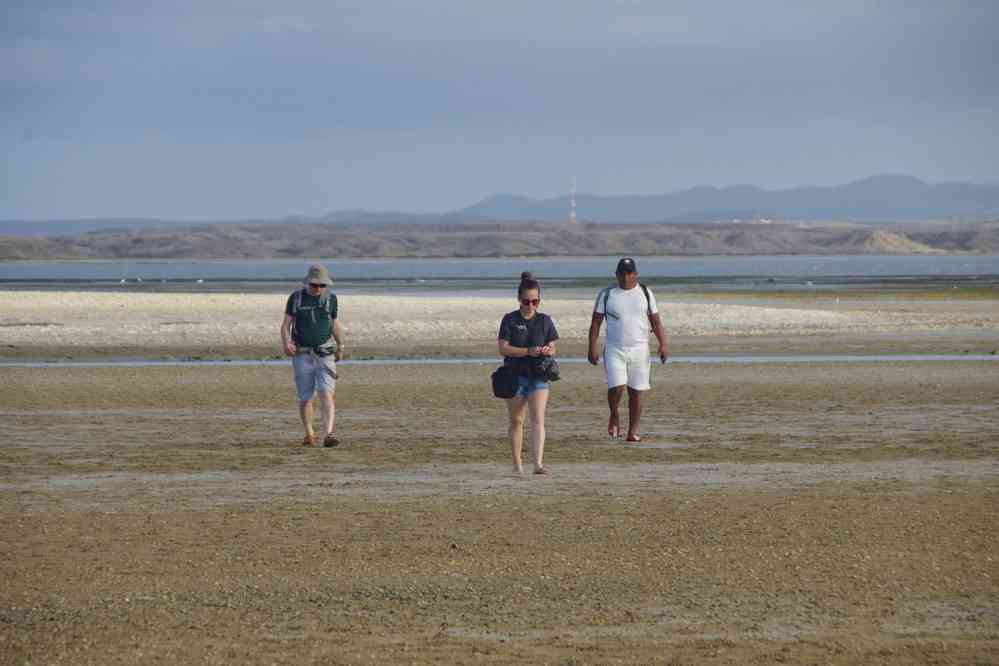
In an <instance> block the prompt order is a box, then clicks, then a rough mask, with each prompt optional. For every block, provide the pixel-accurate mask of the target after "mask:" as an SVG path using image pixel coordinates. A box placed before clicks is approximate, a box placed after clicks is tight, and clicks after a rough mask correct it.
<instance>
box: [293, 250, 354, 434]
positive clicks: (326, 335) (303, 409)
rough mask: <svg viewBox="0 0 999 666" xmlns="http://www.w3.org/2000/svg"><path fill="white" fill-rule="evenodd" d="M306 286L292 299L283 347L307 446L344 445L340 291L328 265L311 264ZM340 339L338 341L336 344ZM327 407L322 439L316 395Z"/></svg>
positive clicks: (323, 418) (295, 293)
mask: <svg viewBox="0 0 999 666" xmlns="http://www.w3.org/2000/svg"><path fill="white" fill-rule="evenodd" d="M303 282H304V284H305V287H304V288H302V289H299V290H298V291H296V292H294V293H293V294H292V295H291V296H289V297H288V303H287V304H286V305H285V308H284V320H283V321H282V322H281V346H282V347H283V348H284V353H285V354H287V355H288V356H291V357H292V366H293V368H294V370H295V388H296V389H297V390H298V413H299V415H300V416H301V417H302V425H303V426H305V440H304V441H303V442H302V445H303V446H316V445H317V444H318V443H319V442H320V441H322V443H323V446H326V447H332V446H338V445H339V444H340V440H339V439H338V438H337V436H336V435H335V434H334V433H333V429H334V426H335V424H336V403H335V397H336V362H337V361H339V360H340V359H341V358H343V337H342V330H341V327H340V319H339V318H338V316H337V314H338V312H337V298H336V294H334V293H332V292H330V288H329V287H330V283H331V282H332V281H331V280H330V274H329V271H328V270H326V267H325V266H322V265H319V264H316V265H314V266H310V267H309V272H308V273H307V274H306V276H305V280H303ZM334 343H335V344H334ZM317 394H318V396H319V402H320V404H321V406H322V423H323V429H322V435H321V436H319V437H317V436H316V432H315V430H314V429H313V426H312V421H313V418H314V416H315V400H316V395H317Z"/></svg>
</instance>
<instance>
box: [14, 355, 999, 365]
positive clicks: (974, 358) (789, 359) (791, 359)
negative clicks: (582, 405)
mask: <svg viewBox="0 0 999 666" xmlns="http://www.w3.org/2000/svg"><path fill="white" fill-rule="evenodd" d="M941 361H950V362H953V361H968V362H979V363H980V362H989V363H994V362H999V356H997V355H993V354H866V355H865V354H788V355H786V356H772V355H763V354H761V355H759V356H753V355H745V356H673V357H670V359H669V364H670V365H672V364H675V363H682V364H686V363H696V364H709V365H716V364H731V363H735V364H749V363H766V364H771V363H911V362H941ZM496 362H497V360H496V359H495V358H396V359H392V358H386V359H370V360H356V361H352V360H346V361H341V362H340V363H339V364H338V365H436V364H441V363H443V364H447V365H466V364H473V365H496ZM587 362H588V361H587V360H586V359H585V358H560V359H559V363H570V364H576V363H578V364H584V363H587ZM290 363H291V361H289V360H288V359H233V360H231V361H226V360H208V361H205V360H183V359H181V360H169V361H167V360H147V361H0V368H156V367H199V366H209V367H212V366H230V367H245V366H261V365H280V366H286V365H289V364H290Z"/></svg>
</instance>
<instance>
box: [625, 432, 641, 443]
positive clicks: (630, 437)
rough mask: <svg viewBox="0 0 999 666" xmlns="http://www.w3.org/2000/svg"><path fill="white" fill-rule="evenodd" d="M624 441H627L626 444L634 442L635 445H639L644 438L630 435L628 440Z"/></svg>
mask: <svg viewBox="0 0 999 666" xmlns="http://www.w3.org/2000/svg"><path fill="white" fill-rule="evenodd" d="M624 441H626V442H633V443H636V444H637V443H638V442H640V441H642V436H641V435H634V434H629V435H628V439H626V440H624Z"/></svg>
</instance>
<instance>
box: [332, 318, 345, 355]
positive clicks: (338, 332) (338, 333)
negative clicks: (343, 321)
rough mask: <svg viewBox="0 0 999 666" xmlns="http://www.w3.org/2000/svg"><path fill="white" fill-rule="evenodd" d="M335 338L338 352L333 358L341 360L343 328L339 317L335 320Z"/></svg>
mask: <svg viewBox="0 0 999 666" xmlns="http://www.w3.org/2000/svg"><path fill="white" fill-rule="evenodd" d="M333 339H334V340H336V354H335V355H334V356H333V358H334V359H335V360H337V361H339V360H340V359H342V358H343V328H342V327H341V326H340V320H339V319H334V320H333Z"/></svg>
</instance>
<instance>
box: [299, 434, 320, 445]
mask: <svg viewBox="0 0 999 666" xmlns="http://www.w3.org/2000/svg"><path fill="white" fill-rule="evenodd" d="M318 441H319V440H318V439H316V436H315V435H306V436H305V439H303V440H302V446H315V445H316V442H318Z"/></svg>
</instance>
